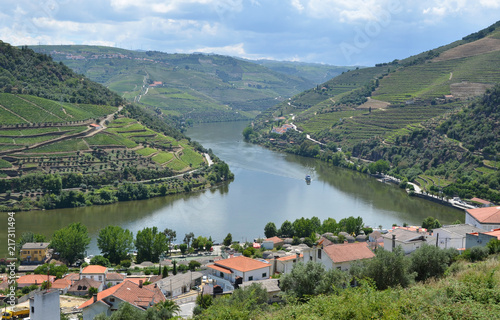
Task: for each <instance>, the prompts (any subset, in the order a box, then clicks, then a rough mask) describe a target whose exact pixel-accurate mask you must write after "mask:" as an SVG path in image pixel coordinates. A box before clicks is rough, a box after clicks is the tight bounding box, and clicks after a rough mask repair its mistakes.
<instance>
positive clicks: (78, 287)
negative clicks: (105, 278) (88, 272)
mask: <svg viewBox="0 0 500 320" xmlns="http://www.w3.org/2000/svg"><path fill="white" fill-rule="evenodd" d="M101 284H102V283H101V282H99V281H95V280H93V279H88V278H83V279H81V280H78V281H75V282H73V284H72V285H71V287H70V288H69V289H68V291H88V290H89V289H90V288H91V287H93V288H99V287H100V286H101Z"/></svg>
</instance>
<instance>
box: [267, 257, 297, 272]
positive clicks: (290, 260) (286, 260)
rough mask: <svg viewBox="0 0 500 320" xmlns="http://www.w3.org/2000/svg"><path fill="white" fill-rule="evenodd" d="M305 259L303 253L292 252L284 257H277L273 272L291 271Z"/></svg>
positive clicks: (274, 261)
mask: <svg viewBox="0 0 500 320" xmlns="http://www.w3.org/2000/svg"><path fill="white" fill-rule="evenodd" d="M303 260H304V255H303V254H290V255H287V256H284V257H279V258H275V259H274V260H273V261H272V263H273V266H274V267H273V273H289V272H290V271H292V269H293V266H294V265H295V264H296V263H297V262H299V261H303Z"/></svg>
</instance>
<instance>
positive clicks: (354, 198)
mask: <svg viewBox="0 0 500 320" xmlns="http://www.w3.org/2000/svg"><path fill="white" fill-rule="evenodd" d="M246 125H247V124H246V123H245V122H225V123H209V124H201V125H197V126H195V127H194V128H190V129H189V131H188V132H187V134H188V136H190V137H192V138H193V139H194V140H197V141H199V142H200V143H201V144H202V145H203V146H205V147H206V148H211V149H212V150H213V151H214V153H215V154H216V155H217V156H218V157H219V158H221V159H222V160H224V161H225V162H226V163H228V164H229V166H230V168H231V170H232V172H233V173H234V174H235V180H234V181H233V182H231V183H230V184H228V185H224V186H221V187H217V188H214V189H211V190H207V191H204V192H199V193H195V194H190V195H175V196H166V197H161V198H154V199H149V200H143V201H131V202H120V203H115V204H111V205H106V206H93V207H85V208H75V209H58V210H48V211H32V212H19V213H16V215H15V218H16V235H17V237H19V236H20V235H21V234H22V233H23V232H25V231H33V232H35V233H41V234H45V235H46V236H48V237H50V236H51V235H52V234H53V232H54V231H55V230H57V229H60V228H62V227H65V226H67V225H68V224H70V223H72V222H75V221H80V222H82V223H83V224H85V225H86V226H87V227H88V229H89V233H90V235H91V237H92V242H91V244H90V248H89V250H88V253H89V254H99V250H98V249H97V245H96V237H97V235H98V233H99V230H100V229H101V228H103V227H105V226H107V225H119V226H121V227H123V228H127V229H129V230H131V231H132V232H134V234H135V233H136V232H137V231H138V230H141V229H143V228H144V227H153V226H157V227H158V228H159V230H164V229H165V228H170V229H173V230H176V232H177V242H181V241H182V240H183V239H184V235H185V234H186V233H188V232H193V233H194V234H195V236H199V235H202V236H206V237H208V236H212V238H213V240H214V241H216V242H221V241H222V239H223V238H224V237H225V236H226V235H227V233H229V232H230V233H231V234H232V236H233V240H239V241H247V240H248V241H251V240H252V239H253V238H257V237H263V236H264V226H265V225H266V223H267V222H269V221H272V222H274V223H275V224H276V226H277V227H278V228H279V227H280V226H281V223H282V222H283V221H285V220H290V221H292V222H293V220H295V219H296V218H300V217H312V216H317V217H319V218H320V219H321V220H322V221H323V220H324V219H326V218H328V217H332V218H334V219H336V220H337V221H338V220H340V219H342V218H344V217H349V216H355V217H357V216H361V217H362V218H363V221H364V222H365V224H368V225H371V226H375V227H377V226H379V225H382V226H383V227H384V228H389V227H391V226H392V224H393V223H397V224H402V223H404V222H407V223H408V224H413V225H419V224H421V223H422V221H423V220H424V219H425V218H426V217H427V216H434V217H436V218H438V219H439V221H441V222H442V223H452V222H454V221H456V220H457V219H459V220H461V221H463V220H464V213H463V212H462V211H459V210H456V209H453V208H449V207H445V206H441V205H438V204H435V203H433V202H430V201H426V200H423V199H419V198H413V197H409V196H408V195H407V194H406V193H405V192H404V191H402V190H401V189H399V188H398V187H397V186H394V185H390V184H384V183H381V182H378V181H377V180H376V179H374V178H371V177H369V176H368V175H365V174H360V173H357V172H353V171H350V170H347V169H341V168H336V167H332V166H331V165H328V164H326V163H324V162H321V161H319V160H315V159H311V158H304V157H300V156H294V155H289V154H284V153H280V152H275V151H271V150H268V149H265V148H262V147H260V146H257V145H252V144H249V143H246V142H244V141H243V139H242V138H243V137H242V135H241V132H242V130H243V128H244V127H245V126H246ZM306 174H309V175H311V176H312V182H311V184H310V185H307V184H306V182H305V180H304V178H305V175H306ZM0 221H2V222H1V225H2V226H1V228H2V229H0V243H1V246H0V257H2V256H5V255H6V254H7V226H6V222H7V214H6V213H0Z"/></svg>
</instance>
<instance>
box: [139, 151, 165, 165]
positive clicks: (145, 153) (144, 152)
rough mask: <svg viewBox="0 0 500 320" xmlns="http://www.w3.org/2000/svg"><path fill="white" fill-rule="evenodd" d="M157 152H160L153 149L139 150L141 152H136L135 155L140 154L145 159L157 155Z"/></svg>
mask: <svg viewBox="0 0 500 320" xmlns="http://www.w3.org/2000/svg"><path fill="white" fill-rule="evenodd" d="M156 152H158V150H156V149H153V148H142V149H139V150H135V153H138V154H140V155H141V156H144V157H147V156H149V155H152V154H153V153H156ZM161 163H163V162H161Z"/></svg>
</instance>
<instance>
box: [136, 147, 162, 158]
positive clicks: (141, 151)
mask: <svg viewBox="0 0 500 320" xmlns="http://www.w3.org/2000/svg"><path fill="white" fill-rule="evenodd" d="M156 152H158V150H156V149H153V148H142V149H139V150H135V153H138V154H140V155H141V156H144V157H147V156H149V155H152V154H153V153H156Z"/></svg>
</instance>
